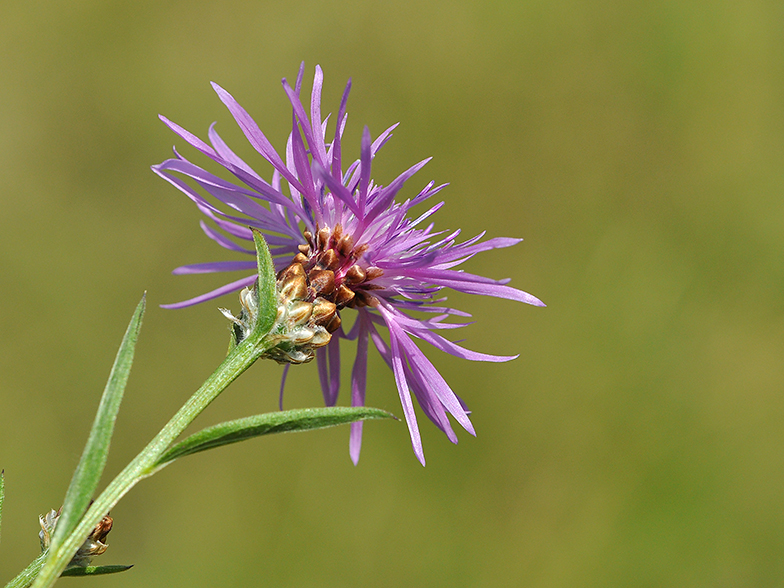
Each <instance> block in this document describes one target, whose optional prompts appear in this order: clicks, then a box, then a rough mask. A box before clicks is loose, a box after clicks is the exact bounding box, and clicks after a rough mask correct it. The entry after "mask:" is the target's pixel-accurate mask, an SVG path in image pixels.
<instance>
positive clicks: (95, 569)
mask: <svg viewBox="0 0 784 588" xmlns="http://www.w3.org/2000/svg"><path fill="white" fill-rule="evenodd" d="M132 567H133V566H132V565H130V566H87V567H86V568H79V567H74V568H68V569H67V570H65V571H64V572H63V573H62V574H60V575H61V576H102V575H104V574H117V573H119V572H124V571H125V570H130V569H131V568H132Z"/></svg>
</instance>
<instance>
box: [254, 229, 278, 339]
mask: <svg viewBox="0 0 784 588" xmlns="http://www.w3.org/2000/svg"><path fill="white" fill-rule="evenodd" d="M253 242H254V243H255V244H256V261H257V263H258V266H259V279H258V282H257V284H256V287H257V288H258V294H259V317H258V323H257V324H256V327H255V329H254V330H255V331H256V332H261V333H264V334H267V333H268V332H269V330H270V329H271V328H272V325H273V323H274V322H275V315H276V313H277V310H278V305H277V297H276V296H275V285H276V279H275V264H274V263H273V262H272V256H271V255H270V251H269V247H267V242H266V241H265V240H264V237H262V236H261V233H260V232H259V231H257V230H256V229H253Z"/></svg>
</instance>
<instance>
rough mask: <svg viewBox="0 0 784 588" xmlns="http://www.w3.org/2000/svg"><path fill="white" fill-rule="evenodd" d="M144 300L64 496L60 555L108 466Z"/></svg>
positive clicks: (54, 545)
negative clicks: (107, 457) (110, 444)
mask: <svg viewBox="0 0 784 588" xmlns="http://www.w3.org/2000/svg"><path fill="white" fill-rule="evenodd" d="M145 298H146V295H145V296H142V299H141V301H140V302H139V304H138V306H137V307H136V311H135V312H134V313H133V317H132V318H131V322H130V324H129V325H128V329H127V330H126V331H125V336H124V337H123V340H122V343H121V344H120V350H119V351H118V352H117V357H116V358H115V360H114V365H113V366H112V371H111V373H110V374H109V381H108V382H107V383H106V388H105V389H104V392H103V397H102V398H101V403H100V404H99V405H98V412H97V414H96V415H95V421H94V422H93V428H92V430H91V431H90V436H89V437H88V438H87V444H86V445H85V447H84V451H83V452H82V458H81V459H80V460H79V465H78V466H76V471H75V472H74V475H73V478H71V485H70V486H69V487H68V492H66V494H65V500H64V501H63V510H62V514H61V515H60V519H59V520H58V521H57V527H56V528H55V532H54V537H52V544H51V545H50V548H49V552H50V553H54V552H56V551H57V548H58V547H59V545H60V544H61V543H62V542H63V540H64V539H65V538H66V537H68V535H70V533H71V531H73V530H74V528H76V525H77V524H78V523H79V520H80V519H81V517H82V515H83V514H84V513H85V511H86V510H87V507H88V506H89V505H90V500H91V499H92V497H93V493H94V492H95V488H96V486H98V481H99V480H100V478H101V474H102V473H103V468H104V466H105V465H106V456H107V455H108V453H109V442H110V441H111V438H112V432H113V431H114V421H115V420H116V418H117V411H119V410H120V401H121V400H122V397H123V392H124V391H125V384H126V383H127V382H128V374H129V373H130V371H131V364H132V363H133V352H134V349H135V347H136V339H137V337H138V335H139V329H140V328H141V325H142V317H143V316H144V307H145Z"/></svg>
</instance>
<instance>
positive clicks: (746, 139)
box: [0, 0, 784, 588]
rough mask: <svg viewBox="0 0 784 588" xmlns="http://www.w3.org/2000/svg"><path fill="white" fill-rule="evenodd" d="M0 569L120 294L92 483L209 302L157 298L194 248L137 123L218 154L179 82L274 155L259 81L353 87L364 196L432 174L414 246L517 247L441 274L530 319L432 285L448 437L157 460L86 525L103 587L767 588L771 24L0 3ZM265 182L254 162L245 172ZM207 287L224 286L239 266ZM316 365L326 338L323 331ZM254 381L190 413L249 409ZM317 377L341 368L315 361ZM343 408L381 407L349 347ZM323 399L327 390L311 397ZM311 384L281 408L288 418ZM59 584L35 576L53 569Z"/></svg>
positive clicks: (658, 5)
mask: <svg viewBox="0 0 784 588" xmlns="http://www.w3.org/2000/svg"><path fill="white" fill-rule="evenodd" d="M0 13H1V15H2V16H1V17H0V52H1V53H0V113H2V114H0V120H1V121H2V124H1V126H0V175H1V178H2V181H1V182H0V185H1V186H2V195H1V196H0V202H2V213H1V214H0V234H1V235H2V247H0V292H1V293H2V294H1V300H2V306H1V308H0V467H3V468H5V472H6V488H7V496H6V506H5V509H4V513H3V529H2V531H3V533H2V545H0V572H1V574H0V575H1V576H2V577H0V580H2V581H6V580H7V579H9V578H10V577H12V576H13V575H14V574H16V572H17V571H19V570H20V569H21V568H22V567H23V566H24V565H26V564H27V562H28V561H29V560H31V559H32V558H33V557H34V556H35V555H36V553H37V551H38V537H37V532H38V522H37V516H38V515H39V514H40V513H43V512H45V511H46V510H47V509H49V508H52V507H55V508H56V507H58V506H59V505H60V504H61V501H62V498H63V495H64V492H65V489H66V487H67V485H68V482H69V480H70V476H71V473H72V470H73V468H74V466H75V465H76V463H77V461H78V458H79V455H80V452H81V449H82V446H83V443H84V441H85V438H86V435H87V432H88V430H89V426H90V423H91V421H92V418H93V415H94V411H95V408H96V405H97V401H98V399H99V396H100V393H101V391H102V389H103V385H104V382H105V378H106V376H107V374H108V371H109V368H110V366H111V363H112V360H113V358H114V354H115V352H116V349H117V345H118V344H119V341H120V339H121V336H122V333H123V331H124V329H125V326H126V325H127V322H128V320H129V318H130V315H131V313H132V311H133V308H134V306H135V304H136V302H137V301H138V299H139V297H140V296H141V294H142V292H143V291H144V290H147V291H148V302H149V307H148V311H147V315H146V318H145V324H144V328H143V330H142V333H141V338H140V342H139V346H138V349H137V355H136V364H135V367H134V370H133V372H132V375H131V380H130V384H129V387H128V389H127V392H126V398H125V401H124V405H123V407H122V410H121V412H120V416H119V419H118V422H117V428H116V435H115V438H114V442H113V445H112V452H111V454H110V458H109V463H108V466H107V472H106V477H107V479H108V478H109V477H110V476H113V475H114V474H116V473H117V472H118V471H119V470H120V469H121V467H122V466H123V465H124V464H125V463H127V461H128V460H129V459H130V458H131V457H132V456H133V455H135V454H136V452H137V451H138V450H140V449H141V447H142V446H143V445H144V444H145V443H146V441H147V440H148V439H149V438H151V437H152V435H153V434H154V433H155V432H157V430H158V429H159V428H160V427H161V426H162V425H163V423H164V422H165V421H166V420H167V419H168V417H169V416H170V415H171V414H173V412H174V411H175V410H176V409H177V408H178V407H179V406H180V404H181V403H182V402H183V401H184V400H185V398H186V397H187V396H188V395H190V393H191V392H192V391H193V390H195V389H196V387H198V385H199V384H200V383H201V382H202V381H203V380H204V378H205V377H206V376H207V375H208V374H209V372H210V371H212V369H213V368H214V366H216V365H217V364H218V362H219V361H220V359H221V357H222V355H223V353H224V352H225V348H226V344H227V336H228V335H227V330H226V324H225V320H224V319H223V318H222V317H221V316H220V315H219V313H218V312H217V311H216V310H215V307H216V306H218V305H225V306H230V307H232V308H236V306H237V305H236V302H235V300H236V299H235V298H234V296H230V297H226V298H224V299H222V300H220V301H219V302H218V303H213V304H205V305H203V306H200V307H196V308H191V309H187V310H180V311H166V310H162V309H160V308H158V305H159V304H162V303H166V302H174V301H178V300H182V299H184V298H188V297H190V296H193V295H196V294H199V293H201V292H204V291H206V290H208V289H211V288H212V287H215V286H217V285H219V284H221V283H222V281H223V278H222V277H220V276H191V277H176V276H172V275H171V274H170V273H169V272H170V270H171V269H172V268H174V267H175V266H178V265H182V264H186V263H195V262H202V261H211V260H213V261H214V260H221V259H226V258H227V255H225V254H224V251H223V250H221V249H220V248H218V247H217V246H215V245H214V244H213V243H212V242H211V241H209V240H208V239H207V238H206V237H204V236H203V234H202V233H201V231H200V230H199V227H198V220H199V214H198V212H197V211H196V210H195V208H194V207H193V206H192V205H191V204H190V203H189V202H188V201H187V200H186V198H185V197H184V196H183V195H182V194H180V193H179V192H177V191H176V190H174V189H173V188H172V187H170V186H169V185H167V184H165V183H164V182H163V181H161V180H159V179H157V178H156V177H155V176H154V175H153V174H152V173H151V172H150V170H149V166H150V165H151V164H154V163H157V162H160V161H162V160H163V159H165V158H167V157H168V156H169V154H170V153H171V151H170V149H171V146H172V145H173V144H175V143H176V144H177V145H178V146H179V147H180V148H182V149H183V150H184V151H185V152H186V153H188V154H189V156H192V155H193V156H194V158H196V157H195V155H194V153H193V152H190V151H188V150H187V149H185V146H184V144H183V142H182V141H180V140H179V139H176V138H175V136H174V135H173V134H172V133H171V132H169V131H168V130H167V129H166V128H165V127H164V126H163V124H162V123H160V122H159V121H158V119H157V114H158V113H164V114H166V115H167V116H169V117H170V118H172V119H174V120H175V121H177V122H178V123H180V124H182V125H183V126H185V127H186V128H188V129H190V130H191V131H193V132H196V133H197V134H199V135H200V136H206V131H207V127H208V125H209V124H210V123H211V122H212V121H217V122H218V130H219V132H221V134H222V135H223V136H224V137H225V138H226V139H227V140H228V141H229V143H230V144H231V145H232V146H233V147H235V148H236V149H237V150H238V151H239V152H240V153H241V154H243V155H245V156H247V157H248V158H249V159H250V160H251V161H254V162H260V158H259V157H257V158H255V159H253V155H252V150H251V149H250V147H249V146H248V145H247V143H246V142H245V140H244V139H243V138H242V135H241V133H240V132H239V131H238V130H237V129H236V127H235V125H234V123H233V121H232V119H231V117H230V116H229V114H228V113H227V112H226V110H225V109H224V108H223V106H222V105H221V103H220V102H219V100H218V99H217V97H216V96H215V95H214V93H213V92H212V90H211V88H210V86H209V81H210V80H214V81H216V82H219V83H220V84H221V85H223V86H224V87H225V88H227V89H229V90H230V91H231V92H232V93H233V94H234V95H235V96H236V97H237V98H238V100H239V101H240V102H241V103H242V104H243V105H244V106H245V107H246V108H247V109H248V110H249V111H250V112H251V114H252V115H254V117H255V118H256V120H257V121H258V122H259V124H260V125H261V127H262V128H263V129H264V131H265V132H266V133H267V136H268V137H270V139H271V140H272V141H273V143H274V144H275V145H276V146H278V147H279V148H282V147H283V146H284V144H285V137H286V134H287V128H288V126H289V124H290V110H289V109H288V107H287V104H288V102H287V100H286V98H285V95H284V93H283V90H282V89H281V87H280V84H279V81H280V78H282V77H284V76H287V77H289V78H293V77H294V76H295V75H296V71H297V68H298V66H299V63H300V62H301V61H303V60H304V61H305V62H306V66H307V72H308V73H307V76H306V79H307V88H309V84H310V79H311V76H312V72H313V67H314V66H315V65H316V64H317V63H318V64H321V66H322V67H323V68H324V70H325V75H326V84H325V92H324V104H325V107H324V109H325V111H332V112H334V111H336V110H337V105H338V101H339V97H340V93H341V92H342V89H343V86H344V84H345V81H346V79H347V78H349V77H353V80H354V86H353V90H352V95H351V98H350V101H349V113H350V116H349V128H348V139H347V142H346V145H347V149H348V150H350V152H351V154H352V156H354V155H356V154H357V153H358V146H359V137H360V134H361V130H362V127H363V125H365V124H367V125H368V126H369V127H370V129H371V131H372V132H373V133H374V134H377V133H379V132H380V131H381V130H383V129H384V128H386V127H387V126H388V125H390V124H392V123H394V122H398V121H401V122H402V125H401V126H400V127H399V128H398V130H397V131H396V132H395V136H394V138H393V140H392V141H391V142H390V143H389V144H388V145H387V146H386V147H385V148H384V149H383V150H382V152H381V154H380V155H379V157H378V158H377V159H376V161H375V162H374V169H375V172H374V176H375V177H376V178H377V179H378V180H379V181H381V182H382V183H387V182H389V181H390V180H391V179H393V178H394V177H395V176H396V175H397V173H399V172H400V171H401V170H402V169H405V168H406V167H408V166H409V165H411V164H413V163H414V162H416V161H419V160H420V159H423V158H425V157H427V156H431V155H432V156H434V160H433V161H432V162H431V163H430V164H428V166H427V167H426V168H425V169H424V170H423V171H422V172H420V173H419V174H418V177H416V178H415V179H414V180H413V181H412V182H411V184H410V185H409V187H408V190H409V192H408V193H413V191H414V190H416V189H418V188H419V187H421V186H422V185H424V184H425V183H426V182H427V181H429V180H430V179H433V180H435V181H437V182H445V181H447V182H450V183H451V185H450V187H449V188H448V189H447V190H446V191H444V192H442V196H443V198H444V199H445V200H446V202H447V205H446V207H445V208H444V209H443V210H442V211H441V212H440V213H439V215H438V226H439V227H441V228H444V229H454V228H457V227H462V228H463V230H464V235H466V236H472V235H474V234H477V233H479V232H480V231H483V230H487V231H488V235H490V236H520V237H524V238H525V242H524V243H523V244H521V245H518V246H517V247H515V248H513V249H507V250H501V251H496V252H491V253H487V254H485V255H483V256H481V257H479V258H477V259H475V260H472V261H471V262H470V264H468V269H469V270H472V271H475V272H481V273H484V274H486V275H490V276H494V277H498V278H500V277H506V276H510V277H512V280H513V281H512V284H513V285H514V286H517V287H519V288H522V289H525V290H527V291H530V292H532V293H534V294H536V295H537V296H539V297H541V298H542V299H543V300H544V301H545V302H546V303H547V304H548V308H546V309H536V308H531V307H524V306H523V305H519V304H515V303H512V302H509V301H498V300H483V299H478V298H473V297H470V296H462V295H453V296H451V298H450V301H451V302H453V303H454V304H455V305H457V306H459V307H461V308H464V309H466V310H469V311H470V312H472V313H473V315H474V317H475V318H476V324H475V325H474V326H472V327H470V328H469V329H465V330H464V332H463V333H462V336H464V337H465V338H466V344H467V345H468V346H469V347H471V348H473V349H477V350H481V351H486V352H491V353H500V354H516V353H519V354H520V358H519V359H517V360H516V361H514V362H511V363H508V364H502V365H488V364H469V363H468V362H463V361H458V360H454V359H452V358H451V357H448V356H445V355H444V354H439V353H438V352H434V353H430V357H431V358H432V359H433V360H434V361H435V362H436V364H437V366H438V367H439V368H440V369H441V371H442V373H443V374H444V375H445V376H446V378H447V380H448V381H449V382H451V383H452V385H453V386H454V388H455V390H456V391H457V392H458V393H459V394H461V395H462V396H463V398H465V400H466V401H467V402H468V404H469V405H470V407H471V409H472V410H473V420H474V422H475V425H476V429H477V431H478V437H477V438H476V439H474V438H472V437H470V436H469V435H467V434H464V433H463V434H461V435H460V443H459V445H458V446H453V445H452V444H450V443H449V442H448V441H447V440H446V439H445V438H444V437H443V435H441V434H440V432H438V431H437V430H436V429H435V427H433V426H423V427H422V429H423V436H424V445H425V453H426V456H427V459H428V465H427V467H426V468H422V467H421V466H420V465H419V464H418V463H417V461H416V459H415V458H414V455H413V453H412V451H411V449H410V445H409V440H408V434H407V431H406V429H405V426H404V425H403V424H402V423H394V422H373V423H369V424H367V425H366V427H365V443H364V446H363V453H362V458H361V461H360V464H359V466H358V467H354V466H353V465H352V464H351V462H350V460H349V457H348V428H338V429H332V430H328V431H318V432H313V433H307V434H300V435H289V436H277V437H273V438H265V439H259V440H255V441H252V442H248V443H246V444H242V445H237V446H232V447H228V448H224V449H222V450H219V451H215V452H211V453H207V454H201V455H199V456H196V457H193V458H189V459H188V460H184V461H182V462H178V463H177V464H175V465H173V466H172V467H170V468H168V469H167V470H165V471H163V472H162V473H160V474H159V475H157V476H156V477H155V478H153V479H151V480H148V481H145V482H143V483H141V484H140V485H139V486H137V487H136V488H135V489H134V490H133V491H132V492H131V493H130V494H129V495H128V496H127V497H126V498H125V499H124V500H123V501H122V502H121V503H120V504H119V505H118V506H117V507H116V508H115V509H114V510H113V512H112V515H113V516H114V518H115V529H114V530H113V531H112V534H111V535H110V537H109V543H110V545H111V547H110V549H109V551H108V552H107V553H106V555H104V556H103V557H102V558H101V559H102V562H101V563H104V564H114V563H117V564H120V563H123V564H125V563H133V564H136V566H135V567H134V568H133V570H131V571H130V572H127V573H125V574H122V575H120V576H115V577H110V578H105V579H101V580H91V581H87V582H93V583H98V582H100V583H101V584H102V585H106V586H117V587H121V586H146V587H147V588H154V587H157V586H161V587H163V586H296V587H310V586H312V587H333V586H334V587H337V586H341V587H344V586H389V587H399V586H466V587H484V586H510V587H511V586H526V587H561V586H563V587H570V588H572V587H575V586H596V587H600V586H601V587H604V588H606V587H609V586H651V587H653V586H680V587H690V586H695V587H696V586H711V587H715V586H733V587H736V586H754V587H758V586H778V585H781V584H782V583H784V465H783V464H782V459H783V457H784V427H782V420H783V419H784V361H782V360H783V359H784V295H783V293H784V255H783V253H784V231H783V230H782V229H784V198H783V197H782V195H784V149H783V148H784V36H782V29H781V23H782V18H783V17H784V5H782V3H781V2H776V1H767V2H766V1H753V0H752V1H748V2H743V3H739V2H707V1H702V2H700V1H694V2H679V1H675V0H657V1H654V2H642V1H639V2H638V1H634V2H621V1H607V2H600V3H596V2H584V1H580V0H566V1H564V2H556V3H553V2H543V1H539V0H534V1H527V0H525V1H507V2H500V1H488V2H483V3H479V2H470V1H466V0H462V1H460V0H458V1H444V0H437V1H432V2H426V3H422V2H381V1H377V0H374V1H362V2H356V1H349V2H343V3H334V2H312V1H308V0H303V1H301V2H278V3H273V2H233V1H226V2H221V3H218V2H168V3H160V2H149V1H146V2H120V1H105V0H104V1H96V0H81V1H78V2H49V1H41V0H37V1H33V0H28V1H25V2H20V1H15V0H9V1H6V2H4V3H3V4H2V7H1V8H0ZM259 169H260V170H262V171H263V172H264V173H267V171H268V170H267V168H265V167H263V166H261V165H260V164H259ZM237 277H239V276H237ZM344 349H345V353H346V357H350V355H351V353H350V351H349V349H350V346H348V347H346V348H344ZM280 371H281V368H280V367H279V366H277V365H275V364H271V363H270V364H265V365H261V364H258V365H256V366H254V367H253V368H251V370H249V372H248V373H246V374H245V375H243V376H242V378H241V379H240V380H239V381H238V382H236V383H235V384H234V385H233V386H232V387H231V388H230V390H229V391H228V392H227V393H225V394H224V395H223V396H222V397H221V398H219V400H218V401H216V402H215V403H214V405H213V406H211V407H210V408H209V409H208V410H207V411H206V412H205V414H204V415H202V417H201V418H200V419H199V421H197V423H196V425H197V427H198V426H205V425H207V424H212V423H215V422H219V421H221V420H226V419H230V418H236V417H240V416H245V415H248V414H256V413H260V412H266V411H270V410H275V409H276V402H277V389H278V382H279V376H280ZM344 373H345V374H347V373H348V367H347V369H346V371H345V372H344ZM371 374H372V375H371V377H372V378H373V382H374V383H373V385H372V386H371V389H370V390H369V393H368V403H369V404H371V405H375V406H379V407H382V408H386V409H389V410H391V411H393V412H395V413H396V414H398V415H400V414H401V410H400V408H399V401H398V400H397V397H396V393H395V388H394V381H393V379H392V376H391V374H390V373H389V372H388V370H387V369H386V367H385V366H384V365H383V364H382V362H381V360H380V359H379V358H378V357H377V356H373V359H372V361H371ZM341 398H342V402H343V403H344V404H345V403H347V402H348V400H347V398H346V394H345V388H344V390H343V394H342V396H341ZM319 401H320V394H319V391H318V386H317V373H316V369H315V365H311V366H304V367H301V368H297V369H294V370H292V372H291V375H290V379H289V382H288V389H287V396H286V405H287V407H297V406H316V405H319ZM77 582H79V580H63V583H64V584H70V583H73V584H76V583H77Z"/></svg>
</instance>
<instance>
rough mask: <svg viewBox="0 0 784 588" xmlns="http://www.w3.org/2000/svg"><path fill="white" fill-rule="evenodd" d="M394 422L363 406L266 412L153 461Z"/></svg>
mask: <svg viewBox="0 0 784 588" xmlns="http://www.w3.org/2000/svg"><path fill="white" fill-rule="evenodd" d="M388 418H392V419H394V418H395V416H394V415H392V414H390V413H388V412H386V411H384V410H381V409H378V408H367V407H363V406H358V407H350V406H331V407H327V408H303V409H297V410H286V411H280V412H270V413H266V414H259V415H256V416H251V417H247V418H244V419H238V420H236V421H228V422H225V423H221V424H219V425H215V426H213V427H208V428H206V429H204V430H202V431H199V432H198V433H195V434H193V435H191V436H190V437H188V438H187V439H185V440H183V441H181V442H179V443H177V445H175V446H174V447H172V448H171V449H169V451H167V452H166V453H165V454H164V455H163V456H162V457H161V458H160V459H159V460H158V462H157V464H156V465H162V464H165V463H167V462H170V461H172V460H174V459H177V458H178V457H183V456H185V455H190V454H192V453H198V452H199V451H206V450H207V449H212V448H213V447H220V446H221V445H228V444H230V443H237V442H239V441H244V440H245V439H252V438H253V437H259V436H261V435H271V434H273V433H286V432H291V431H308V430H310V429H323V428H325V427H333V426H335V425H342V424H346V423H353V422H355V421H362V420H368V419H388Z"/></svg>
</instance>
